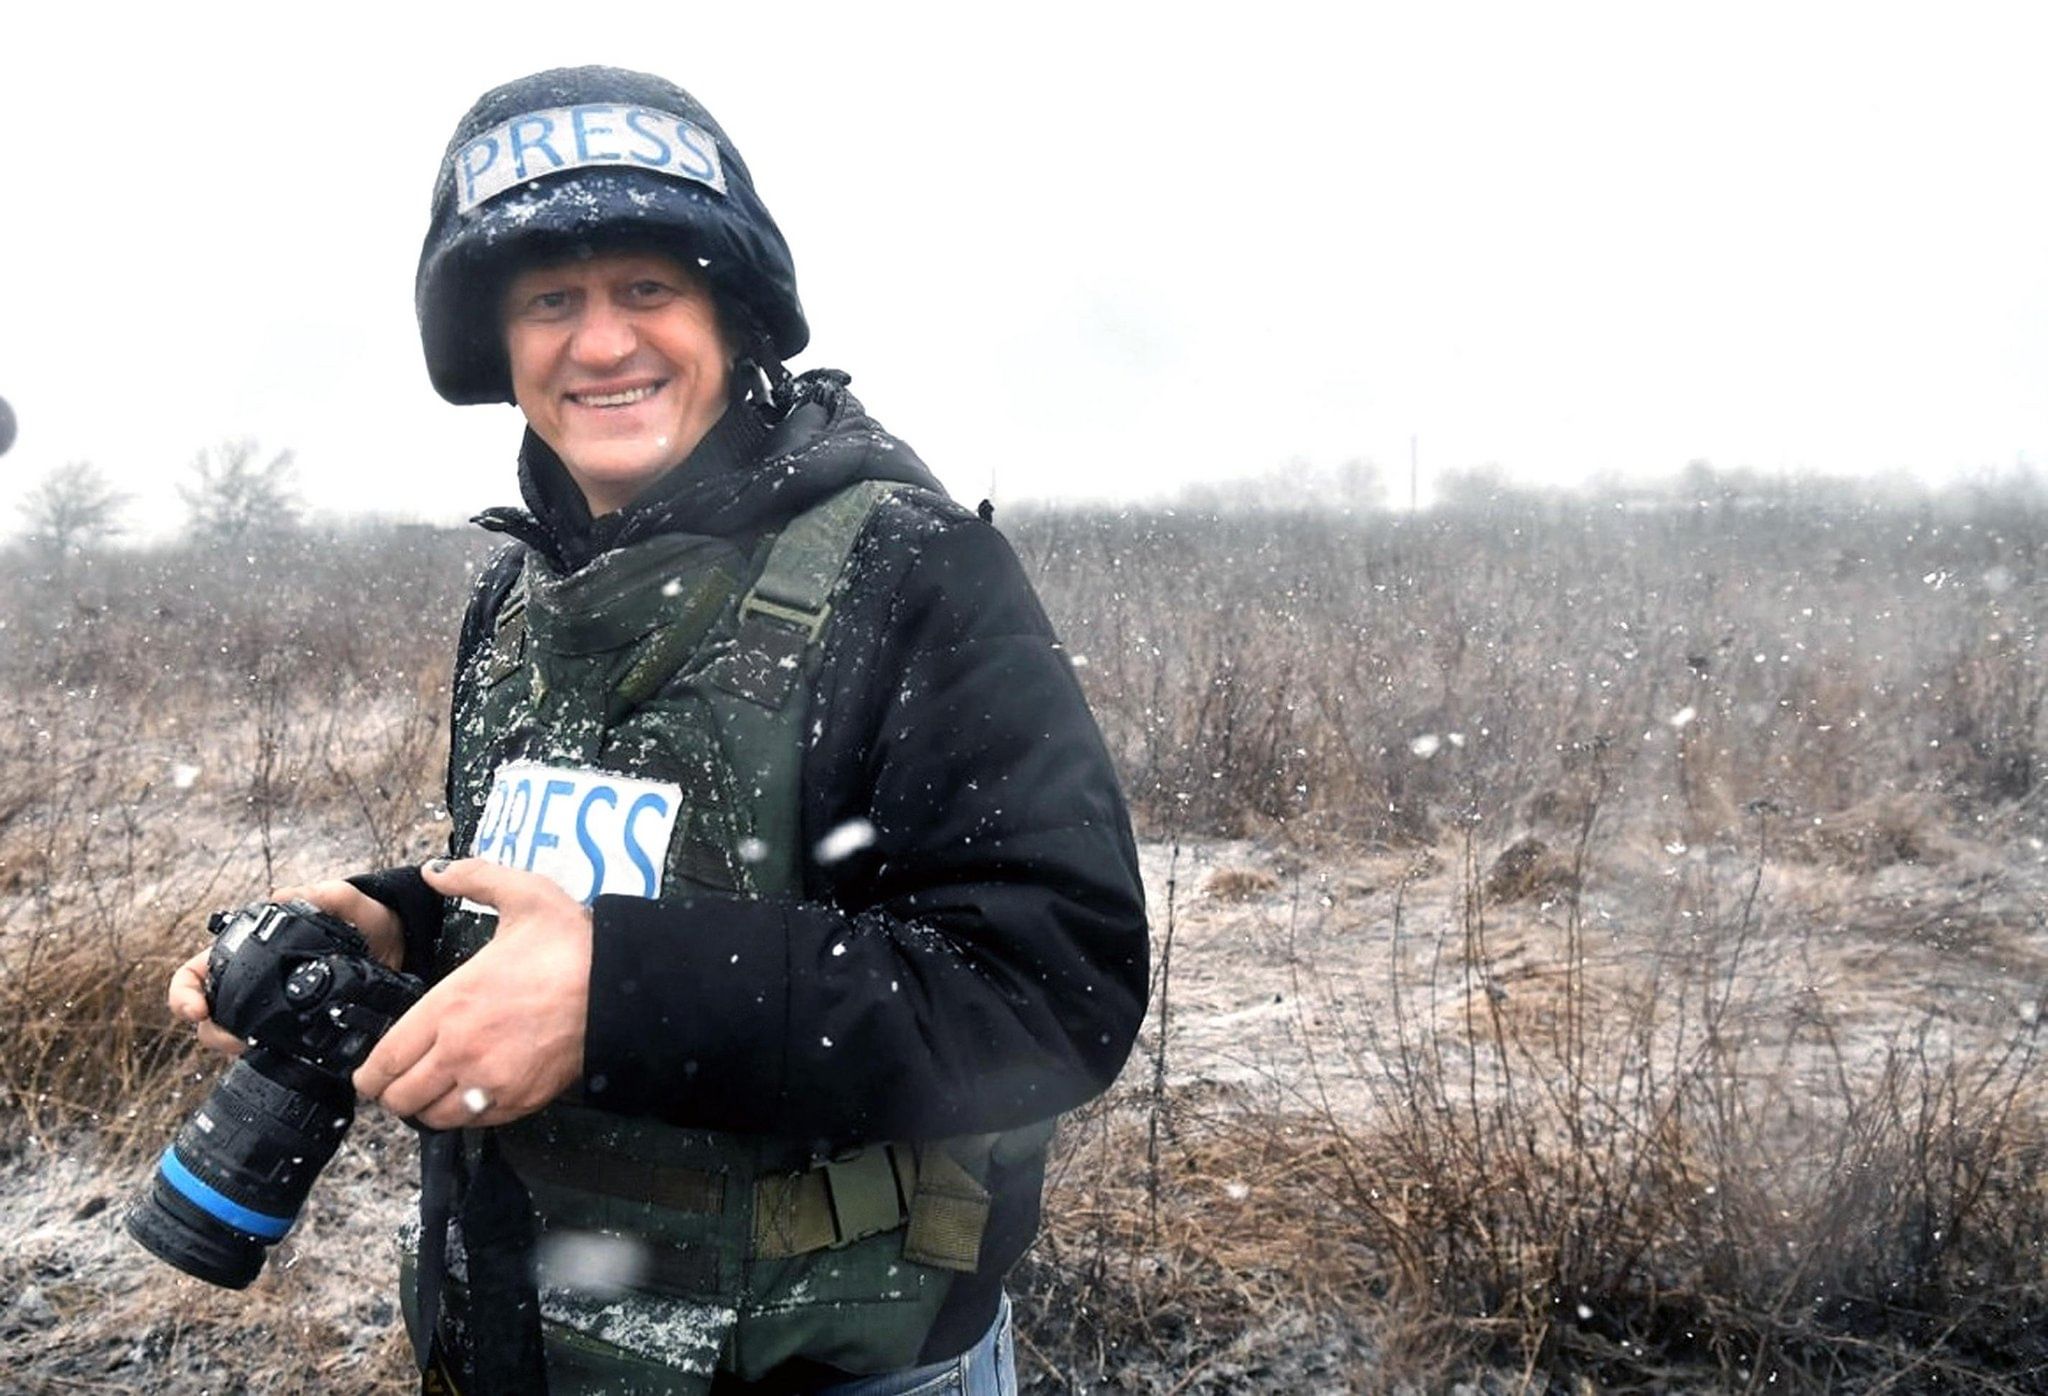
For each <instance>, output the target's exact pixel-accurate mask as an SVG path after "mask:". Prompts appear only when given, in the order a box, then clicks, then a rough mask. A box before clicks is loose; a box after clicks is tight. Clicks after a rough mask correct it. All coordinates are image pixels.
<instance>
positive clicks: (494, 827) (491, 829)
mask: <svg viewBox="0 0 2048 1396" xmlns="http://www.w3.org/2000/svg"><path fill="white" fill-rule="evenodd" d="M504 819H505V787H504V786H502V785H496V784H494V785H492V786H491V793H490V794H489V795H487V796H485V797H484V810H483V813H482V814H481V815H479V816H478V817H477V821H476V845H475V846H474V847H473V848H471V849H470V854H471V856H473V857H477V858H488V857H490V854H491V846H492V845H493V844H495V843H496V842H497V841H498V826H499V825H500V824H502V823H503V822H504Z"/></svg>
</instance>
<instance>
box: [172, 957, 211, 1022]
mask: <svg viewBox="0 0 2048 1396" xmlns="http://www.w3.org/2000/svg"><path fill="white" fill-rule="evenodd" d="M210 953H211V952H209V951H205V950H202V951H200V952H199V953H198V954H197V955H194V956H193V957H192V958H191V959H189V960H187V961H185V963H184V964H182V965H179V966H178V967H177V968H176V969H175V970H173V971H171V987H170V990H169V992H168V994H167V995H166V997H167V998H168V1000H169V1002H170V1005H171V1014H172V1016H173V1017H177V1018H183V1019H184V1020H185V1021H186V1022H188V1023H203V1022H205V1021H206V1019H207V1017H208V1013H207V1007H206V958H207V955H208V954H210Z"/></svg>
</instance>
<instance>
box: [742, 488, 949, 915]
mask: <svg viewBox="0 0 2048 1396" xmlns="http://www.w3.org/2000/svg"><path fill="white" fill-rule="evenodd" d="M908 488H911V487H910V486H906V485H902V484H898V483H895V482H893V481H883V480H864V481H862V482H860V483H859V484H856V485H852V486H849V487H848V488H847V489H844V490H842V491H840V492H839V493H838V494H835V495H833V496H832V497H831V498H829V499H827V500H825V501H824V502H823V503H820V504H818V505H815V506H814V507H812V508H810V509H808V510H806V511H805V512H803V513H802V514H799V515H798V516H797V517H795V518H794V519H791V520H790V521H789V522H788V523H787V524H786V525H784V526H783V529H782V531H781V532H780V533H779V534H777V535H776V536H775V537H774V538H773V539H772V540H771V541H770V542H769V544H768V546H767V556H766V558H765V559H764V560H763V562H762V563H761V565H760V568H759V570H758V572H757V573H756V574H755V577H754V581H753V584H752V585H751V586H750V587H748V588H747V590H746V592H745V593H744V594H743V595H742V596H741V597H740V600H739V604H738V607H737V608H736V611H735V620H736V623H737V630H736V633H735V635H734V639H733V643H732V645H731V647H730V648H729V649H728V650H727V651H726V653H725V654H724V655H722V656H721V657H720V658H719V659H718V660H716V661H714V662H713V663H712V664H711V665H710V666H709V668H708V670H707V672H706V675H705V678H706V684H705V687H704V689H703V690H702V691H703V692H704V695H705V697H706V698H707V699H708V700H709V701H710V703H711V707H712V710H713V713H714V716H715V719H716V721H717V723H718V727H719V730H720V733H721V735H722V736H723V738H724V740H725V748H726V753H727V755H728V756H729V757H730V759H731V760H732V763H733V773H734V775H735V776H736V777H737V779H738V788H739V791H740V794H741V799H742V801H743V802H744V803H745V804H746V806H747V807H748V808H749V810H750V812H751V814H752V825H753V834H752V838H753V842H752V844H751V845H750V855H751V862H750V863H749V866H748V875H749V880H750V881H751V882H752V884H753V886H754V889H755V890H756V891H759V892H762V893H767V894H771V895H773V894H777V893H780V894H784V895H793V894H795V893H796V892H798V891H799V890H800V889H801V886H802V882H803V858H802V850H801V849H800V848H799V846H798V842H799V839H800V838H801V835H802V828H803V810H802V805H803V797H802V779H801V777H802V770H803V751H804V745H805V743H804V740H803V722H804V718H805V713H806V699H807V698H808V696H809V693H810V681H811V679H812V677H813V676H814V675H815V674H816V673H817V669H818V665H819V663H820V661H821V659H822V656H823V653H824V643H823V642H824V637H825V633H826V628H827V626H828V625H829V623H830V621H831V618H832V605H833V593H834V591H835V590H836V589H837V588H838V586H839V585H840V582H841V579H842V578H843V577H844V575H845V573H846V566H847V561H848V559H849V558H851V557H852V555H853V549H854V545H855V544H856V543H857V542H858V541H859V540H860V536H861V532H862V530H864V529H865V528H866V527H867V521H868V517H869V516H870V515H871V514H872V513H873V512H874V510H875V507H876V506H877V505H879V504H880V503H881V502H882V501H883V500H884V499H886V498H888V497H889V496H890V495H892V494H895V493H896V492H898V491H899V490H904V489H908Z"/></svg>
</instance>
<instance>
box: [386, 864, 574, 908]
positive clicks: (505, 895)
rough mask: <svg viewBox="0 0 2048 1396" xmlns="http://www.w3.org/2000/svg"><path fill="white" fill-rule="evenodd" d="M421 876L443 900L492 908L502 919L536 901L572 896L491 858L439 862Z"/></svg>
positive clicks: (535, 875) (423, 866) (425, 866)
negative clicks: (464, 900)
mask: <svg viewBox="0 0 2048 1396" xmlns="http://www.w3.org/2000/svg"><path fill="white" fill-rule="evenodd" d="M420 875H421V876H422V877H424V878H426V880H427V886H429V887H431V888H433V889H434V890H435V891H436V892H439V893H440V894H441V895H442V896H444V897H466V898H468V899H469V900H470V901H473V902H476V903H478V904H480V905H482V906H488V907H492V908H494V909H496V911H497V913H498V915H499V917H500V919H502V918H504V917H505V916H506V915H507V914H509V913H511V912H514V911H518V910H520V909H521V908H523V907H526V906H530V905H532V904H533V903H534V902H536V901H540V900H546V899H548V898H552V897H561V898H564V899H566V898H567V897H568V895H569V894H568V893H566V892H564V891H563V890H562V889H561V888H559V887H557V886H555V884H554V883H553V882H550V881H549V880H548V879H547V878H545V877H543V876H541V875H540V874H539V873H536V872H523V871H521V870H520V869H518V868H508V867H506V866H505V865H504V864H502V863H493V862H492V861H491V860H490V859H488V858H452V859H451V858H435V859H433V860H431V861H430V862H426V863H422V864H421V865H420Z"/></svg>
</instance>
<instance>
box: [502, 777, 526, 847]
mask: <svg viewBox="0 0 2048 1396" xmlns="http://www.w3.org/2000/svg"><path fill="white" fill-rule="evenodd" d="M532 804H533V782H532V781H530V780H521V781H520V782H519V783H518V784H516V785H514V786H513V787H512V793H511V794H510V795H507V796H506V797H505V806H506V809H505V828H504V840H503V842H501V843H500V844H499V845H498V861H499V862H501V863H503V864H504V865H505V866H506V867H508V868H509V867H511V866H512V860H513V859H514V858H516V857H518V856H519V837H520V835H521V834H523V833H525V832H526V811H527V808H528V807H529V806H531V805H532Z"/></svg>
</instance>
